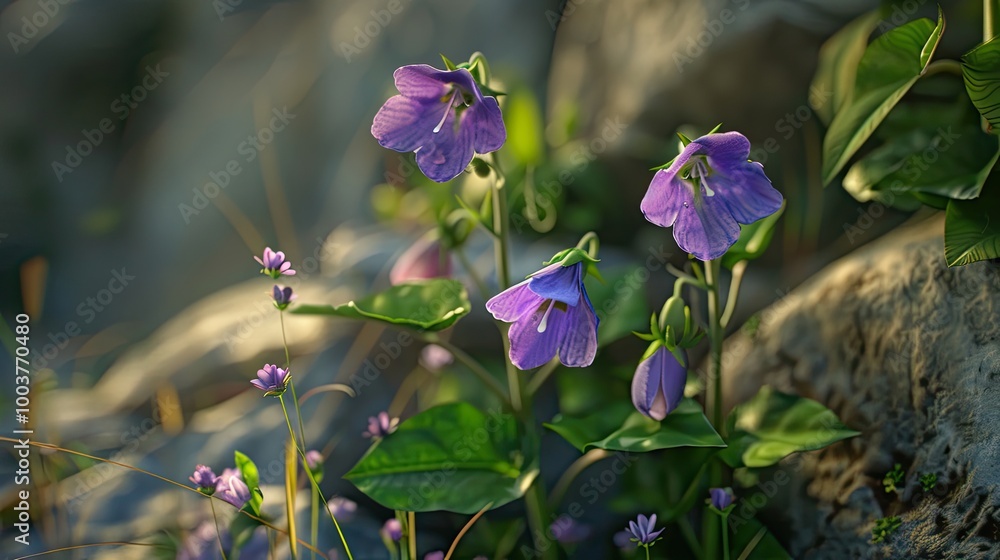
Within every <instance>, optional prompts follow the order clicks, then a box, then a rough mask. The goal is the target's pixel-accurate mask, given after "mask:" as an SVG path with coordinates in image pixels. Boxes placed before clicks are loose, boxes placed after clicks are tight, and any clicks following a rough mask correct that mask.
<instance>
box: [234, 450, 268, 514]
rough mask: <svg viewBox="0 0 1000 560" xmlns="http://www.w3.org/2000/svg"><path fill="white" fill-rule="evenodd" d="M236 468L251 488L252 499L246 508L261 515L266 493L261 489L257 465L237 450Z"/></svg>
mask: <svg viewBox="0 0 1000 560" xmlns="http://www.w3.org/2000/svg"><path fill="white" fill-rule="evenodd" d="M234 455H235V456H236V470H238V471H240V478H242V479H243V482H245V483H246V485H247V488H249V489H250V501H249V502H247V503H246V505H245V506H243V507H244V508H249V510H250V511H252V512H253V514H254V515H258V516H259V515H260V506H261V504H262V503H263V502H264V494H263V493H261V491H260V475H259V474H258V472H257V465H256V464H254V462H253V461H251V460H250V457H247V456H246V455H244V454H243V453H240V452H239V451H236V452H235V453H234Z"/></svg>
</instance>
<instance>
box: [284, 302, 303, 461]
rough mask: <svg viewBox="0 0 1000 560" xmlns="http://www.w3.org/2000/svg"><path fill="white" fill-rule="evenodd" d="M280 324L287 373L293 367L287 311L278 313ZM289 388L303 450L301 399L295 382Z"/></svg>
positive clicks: (290, 383) (291, 380)
mask: <svg viewBox="0 0 1000 560" xmlns="http://www.w3.org/2000/svg"><path fill="white" fill-rule="evenodd" d="M278 322H279V323H281V345H282V346H283V347H284V348H285V371H288V370H289V369H291V367H292V358H291V354H289V352H288V339H287V338H286V337H285V311H284V310H283V309H282V310H279V311H278ZM288 384H289V388H290V389H291V390H292V404H294V405H295V416H297V417H298V420H299V445H301V446H302V449H305V448H306V429H305V424H304V423H303V422H302V410H301V409H300V408H299V397H298V395H296V394H295V380H294V379H289V381H288Z"/></svg>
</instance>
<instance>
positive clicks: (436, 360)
mask: <svg viewBox="0 0 1000 560" xmlns="http://www.w3.org/2000/svg"><path fill="white" fill-rule="evenodd" d="M454 361H455V356H452V355H451V352H449V351H448V350H446V349H445V348H442V347H441V346H438V345H437V344H428V345H427V346H424V347H423V349H422V350H420V364H421V365H423V366H424V367H425V368H427V370H428V371H441V370H442V369H443V368H445V367H446V366H449V365H451V363H452V362H454Z"/></svg>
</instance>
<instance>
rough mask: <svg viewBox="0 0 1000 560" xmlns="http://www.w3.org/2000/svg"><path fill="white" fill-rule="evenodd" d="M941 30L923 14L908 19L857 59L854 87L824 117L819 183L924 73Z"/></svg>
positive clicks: (835, 170)
mask: <svg viewBox="0 0 1000 560" xmlns="http://www.w3.org/2000/svg"><path fill="white" fill-rule="evenodd" d="M943 30H944V18H943V16H941V15H940V13H939V15H938V21H937V25H934V23H933V22H932V21H930V20H929V19H926V18H924V19H919V20H917V21H911V22H910V23H907V24H906V25H902V26H900V27H897V28H895V29H892V30H889V31H887V32H886V33H885V34H883V35H881V36H879V37H878V38H877V39H875V40H874V41H873V42H872V44H871V45H869V46H868V48H867V49H866V50H865V54H864V56H862V57H861V61H860V62H859V63H858V71H857V74H856V78H855V81H854V90H853V92H852V94H851V96H850V99H849V102H848V103H847V104H845V105H844V106H843V107H842V108H841V109H840V111H838V112H837V114H836V115H835V116H834V117H833V121H831V122H830V128H829V130H827V133H826V138H825V139H824V141H823V169H822V177H823V184H824V185H827V184H829V183H830V182H832V181H833V179H834V177H836V176H837V174H838V173H840V170H841V169H843V168H844V166H845V165H847V162H848V161H849V160H850V159H851V156H853V155H854V154H855V152H857V151H858V149H859V148H861V146H862V144H864V143H865V140H867V139H868V138H869V137H870V136H871V135H872V133H873V132H874V131H875V129H876V128H877V127H878V125H879V123H881V122H882V120H883V119H884V118H885V117H886V115H888V114H889V111H890V110H892V108H893V106H894V105H896V103H898V102H899V100H900V99H902V98H903V96H904V95H905V94H906V92H907V91H909V90H910V87H912V86H913V84H914V83H915V82H916V81H917V79H918V78H920V76H921V75H922V74H923V73H924V71H925V70H926V68H927V65H928V63H930V59H931V56H932V55H933V54H934V50H935V49H936V48H937V44H938V41H939V40H940V39H941V32H942V31H943Z"/></svg>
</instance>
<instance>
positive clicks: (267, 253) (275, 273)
mask: <svg viewBox="0 0 1000 560" xmlns="http://www.w3.org/2000/svg"><path fill="white" fill-rule="evenodd" d="M253 260H255V261H257V262H258V263H260V266H262V267H264V268H263V270H261V271H260V272H261V274H266V275H268V276H270V277H271V278H275V279H277V278H278V277H279V276H281V275H285V276H294V275H295V271H294V270H292V263H290V262H287V261H285V254H284V253H282V252H281V251H278V252H274V251H272V250H271V248H270V247H265V248H264V258H263V259H261V258H260V257H257V256H255V257H254V258H253Z"/></svg>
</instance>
